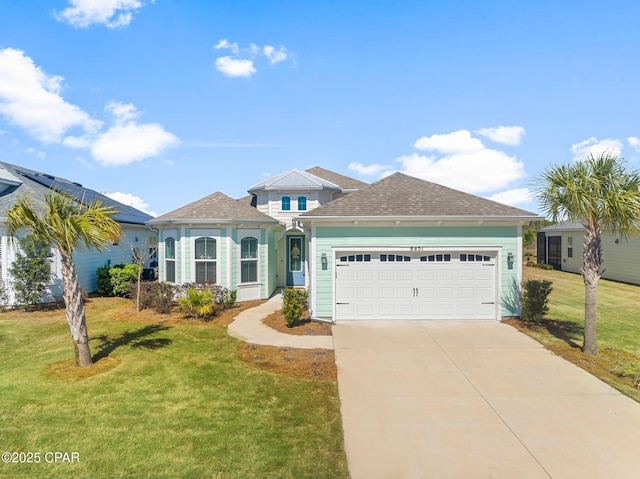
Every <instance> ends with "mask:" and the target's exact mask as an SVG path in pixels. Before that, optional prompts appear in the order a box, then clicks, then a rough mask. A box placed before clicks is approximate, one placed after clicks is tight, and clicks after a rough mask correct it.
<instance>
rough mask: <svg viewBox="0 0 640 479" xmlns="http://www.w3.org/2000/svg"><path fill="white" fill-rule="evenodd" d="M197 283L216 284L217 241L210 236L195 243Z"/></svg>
mask: <svg viewBox="0 0 640 479" xmlns="http://www.w3.org/2000/svg"><path fill="white" fill-rule="evenodd" d="M195 263H196V265H195V266H196V268H195V269H196V283H215V282H216V263H217V253H216V240H215V239H214V238H211V237H209V236H205V237H202V238H198V239H196V241H195Z"/></svg>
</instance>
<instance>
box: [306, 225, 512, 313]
mask: <svg viewBox="0 0 640 479" xmlns="http://www.w3.org/2000/svg"><path fill="white" fill-rule="evenodd" d="M315 242H316V244H315V246H316V247H315V257H314V258H312V259H313V261H314V266H313V268H312V270H313V271H315V272H316V273H315V289H316V291H315V301H316V304H315V311H314V315H315V316H317V317H321V318H322V317H324V318H330V317H332V314H333V294H334V291H333V288H334V278H333V275H334V268H333V264H332V263H333V261H334V255H333V253H332V251H333V249H335V248H340V247H367V248H374V247H395V246H398V247H412V246H416V247H442V248H447V247H490V248H501V257H500V258H499V264H500V265H501V270H500V272H499V278H500V285H499V286H500V298H501V315H502V316H515V315H517V314H518V311H519V296H518V283H519V271H518V265H520V264H521V258H518V257H517V255H518V251H519V248H518V243H519V226H439V227H433V226H424V227H420V226H317V227H316V238H315ZM322 253H325V254H326V256H327V260H328V267H327V269H326V270H323V269H322V267H321V263H320V258H321V256H322ZM508 253H512V254H513V255H514V258H515V261H514V262H512V263H507V254H508Z"/></svg>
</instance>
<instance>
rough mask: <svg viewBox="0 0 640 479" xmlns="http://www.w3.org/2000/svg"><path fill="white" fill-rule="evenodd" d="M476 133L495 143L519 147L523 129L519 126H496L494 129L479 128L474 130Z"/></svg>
mask: <svg viewBox="0 0 640 479" xmlns="http://www.w3.org/2000/svg"><path fill="white" fill-rule="evenodd" d="M476 133H479V134H480V135H482V136H484V137H487V138H489V139H490V140H491V141H494V142H496V143H503V144H505V145H519V144H520V140H521V139H522V136H523V135H524V128H522V127H521V126H498V127H496V128H480V129H479V130H476Z"/></svg>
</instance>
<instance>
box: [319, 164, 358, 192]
mask: <svg viewBox="0 0 640 479" xmlns="http://www.w3.org/2000/svg"><path fill="white" fill-rule="evenodd" d="M307 173H311V174H312V175H315V176H318V177H320V178H323V179H325V180H327V181H330V182H331V183H334V184H336V185H338V186H339V187H340V188H342V189H343V190H361V189H362V188H366V187H367V186H369V183H365V182H364V181H360V180H356V179H355V178H351V177H349V176H345V175H341V174H340V173H336V172H334V171H330V170H325V169H324V168H320V167H319V166H314V167H313V168H309V169H308V170H307Z"/></svg>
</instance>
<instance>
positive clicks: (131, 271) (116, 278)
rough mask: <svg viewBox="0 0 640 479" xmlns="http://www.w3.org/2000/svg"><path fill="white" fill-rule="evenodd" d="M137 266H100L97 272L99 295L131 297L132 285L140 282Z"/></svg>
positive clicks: (131, 264)
mask: <svg viewBox="0 0 640 479" xmlns="http://www.w3.org/2000/svg"><path fill="white" fill-rule="evenodd" d="M138 269H139V266H138V265H137V264H133V263H130V264H116V265H114V266H109V263H107V264H105V265H104V266H100V267H99V268H98V269H97V270H96V279H97V282H98V293H100V294H101V295H103V296H122V297H125V298H126V297H131V296H130V295H131V291H130V285H131V284H132V283H135V282H136V281H138Z"/></svg>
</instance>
